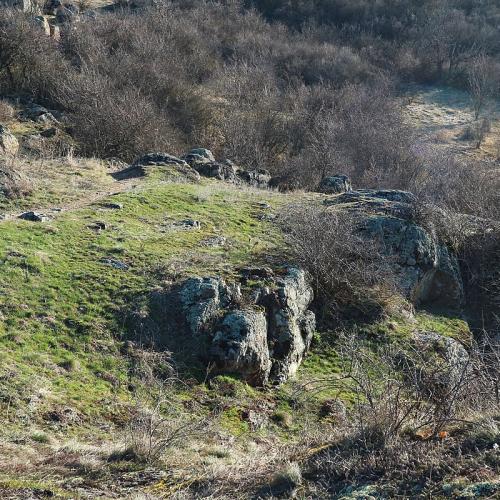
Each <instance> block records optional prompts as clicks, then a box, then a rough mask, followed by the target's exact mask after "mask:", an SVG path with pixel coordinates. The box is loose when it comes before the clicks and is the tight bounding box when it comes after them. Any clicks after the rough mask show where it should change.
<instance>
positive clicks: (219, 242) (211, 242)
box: [201, 236, 227, 247]
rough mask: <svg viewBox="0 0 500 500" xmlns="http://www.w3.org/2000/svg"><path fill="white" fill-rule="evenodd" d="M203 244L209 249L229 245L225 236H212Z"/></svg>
mask: <svg viewBox="0 0 500 500" xmlns="http://www.w3.org/2000/svg"><path fill="white" fill-rule="evenodd" d="M201 243H202V244H203V245H205V246H207V247H223V246H225V245H226V243H227V238H226V237H224V236H212V237H211V238H207V239H206V240H203V241H202V242H201Z"/></svg>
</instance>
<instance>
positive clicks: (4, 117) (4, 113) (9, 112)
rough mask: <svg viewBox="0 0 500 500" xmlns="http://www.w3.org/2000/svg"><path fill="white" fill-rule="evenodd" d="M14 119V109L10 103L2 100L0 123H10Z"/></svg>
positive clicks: (0, 101) (0, 103) (0, 102)
mask: <svg viewBox="0 0 500 500" xmlns="http://www.w3.org/2000/svg"><path fill="white" fill-rule="evenodd" d="M12 118H14V108H13V106H12V105H11V104H9V102H7V101H5V100H3V99H2V100H0V123H6V122H9V121H10V120H12Z"/></svg>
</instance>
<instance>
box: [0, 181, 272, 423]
mask: <svg viewBox="0 0 500 500" xmlns="http://www.w3.org/2000/svg"><path fill="white" fill-rule="evenodd" d="M200 192H201V193H202V196H200ZM279 198H280V195H275V194H273V193H269V192H259V193H257V192H255V191H252V190H239V189H237V188H234V187H231V186H227V185H215V184H212V183H210V182H205V183H204V184H202V185H201V186H200V185H193V184H189V183H172V182H166V181H165V176H164V174H162V173H160V172H154V173H153V174H152V175H151V176H149V178H147V179H146V180H145V181H143V182H142V184H141V185H140V187H139V188H137V189H135V190H132V191H129V192H126V193H122V194H119V195H117V196H112V197H109V198H108V199H105V200H103V201H113V202H116V203H121V204H123V209H121V210H109V209H104V208H103V207H102V202H101V201H100V202H98V203H95V204H93V205H91V206H89V207H86V208H82V209H76V210H73V211H68V212H62V213H61V214H59V215H58V216H57V218H56V219H55V220H53V221H51V222H49V223H31V222H26V221H21V220H9V221H6V222H3V223H1V224H0V290H1V293H0V354H1V357H2V364H1V366H0V406H1V405H2V402H3V401H12V400H13V399H14V400H16V401H17V403H18V404H19V405H20V406H23V405H27V404H28V403H27V402H26V401H25V399H26V398H25V397H23V396H26V395H29V394H33V393H36V392H37V391H43V393H44V399H43V403H42V406H47V407H49V406H51V404H57V405H62V404H69V405H71V406H72V407H75V408H77V409H78V411H80V412H81V413H82V414H83V415H86V416H89V417H93V416H95V415H96V414H102V413H106V412H107V411H108V408H109V402H110V401H111V400H114V399H116V398H118V399H120V398H122V399H124V400H127V399H128V391H127V389H126V385H127V371H128V366H127V360H126V359H125V358H124V357H122V356H121V355H120V354H119V347H120V343H119V341H120V339H122V338H123V336H124V335H125V333H126V331H125V327H124V325H123V315H122V312H123V310H124V308H125V307H127V308H130V307H131V304H132V305H133V304H134V303H136V302H137V303H140V301H141V298H143V297H144V296H146V295H147V294H148V293H149V291H150V290H151V289H153V288H155V287H156V286H158V285H161V284H162V282H163V280H164V279H170V278H178V277H179V276H188V275H192V274H202V275H207V274H222V275H226V276H229V277H230V276H231V275H232V274H234V272H235V269H236V268H237V267H238V266H242V265H245V264H248V262H253V263H257V262H259V261H262V262H266V261H267V260H268V259H271V258H272V256H273V255H274V254H276V252H277V250H278V249H279V242H280V236H279V234H278V233H277V230H276V228H274V227H273V226H272V225H271V224H269V223H267V222H261V221H259V220H258V219H257V218H256V215H258V213H259V210H260V209H259V208H258V206H257V205H256V203H257V202H259V201H263V200H266V201H268V202H270V203H273V204H275V203H279V202H280V200H279ZM273 199H275V200H273ZM186 218H192V219H196V220H199V221H200V222H201V229H200V230H182V229H179V228H178V227H174V226H173V224H174V223H175V222H176V221H179V220H182V219H186ZM94 221H104V222H105V223H106V225H107V228H108V229H106V230H105V231H102V232H100V233H96V232H95V231H94V230H92V229H90V228H89V227H88V226H89V225H91V224H92V223H93V222H94ZM213 235H222V236H224V237H226V238H227V241H228V242H229V244H228V245H227V247H215V248H214V247H209V246H206V245H204V244H203V241H204V240H205V239H207V238H209V237H211V236H213ZM103 259H116V260H118V261H120V262H123V263H125V264H126V265H127V266H128V269H126V270H122V269H115V268H114V267H111V266H110V265H106V264H105V263H103ZM3 380H7V382H6V383H4V382H3Z"/></svg>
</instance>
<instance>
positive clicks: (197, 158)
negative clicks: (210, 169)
mask: <svg viewBox="0 0 500 500" xmlns="http://www.w3.org/2000/svg"><path fill="white" fill-rule="evenodd" d="M182 159H183V160H185V161H186V162H187V163H189V165H191V166H194V165H195V164H198V163H212V162H215V157H214V155H213V154H212V151H210V150H209V149H205V148H194V149H192V150H191V151H189V153H187V154H185V155H184V156H183V157H182Z"/></svg>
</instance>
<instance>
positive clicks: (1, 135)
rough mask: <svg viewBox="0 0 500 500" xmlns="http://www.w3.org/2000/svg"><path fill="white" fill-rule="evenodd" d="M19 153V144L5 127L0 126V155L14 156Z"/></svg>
mask: <svg viewBox="0 0 500 500" xmlns="http://www.w3.org/2000/svg"><path fill="white" fill-rule="evenodd" d="M18 151H19V142H18V140H17V139H16V138H15V136H14V135H13V134H11V133H10V132H9V130H8V129H7V127H4V126H3V125H0V154H3V155H6V156H15V155H16V154H17V152H18Z"/></svg>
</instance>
